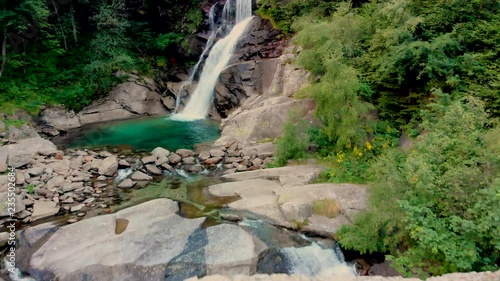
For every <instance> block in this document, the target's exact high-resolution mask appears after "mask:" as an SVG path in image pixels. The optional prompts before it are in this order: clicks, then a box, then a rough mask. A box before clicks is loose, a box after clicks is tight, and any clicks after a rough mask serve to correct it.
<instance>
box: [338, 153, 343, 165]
mask: <svg viewBox="0 0 500 281" xmlns="http://www.w3.org/2000/svg"><path fill="white" fill-rule="evenodd" d="M344 160H345V154H344V152H337V163H339V164H340V163H342V162H344Z"/></svg>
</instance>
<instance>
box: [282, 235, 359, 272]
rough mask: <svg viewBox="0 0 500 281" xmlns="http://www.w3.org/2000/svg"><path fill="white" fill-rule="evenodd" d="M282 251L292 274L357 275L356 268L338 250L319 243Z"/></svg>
mask: <svg viewBox="0 0 500 281" xmlns="http://www.w3.org/2000/svg"><path fill="white" fill-rule="evenodd" d="M280 251H281V252H282V253H283V255H284V256H285V258H286V260H287V262H288V263H289V266H290V272H288V273H290V274H301V275H307V276H316V275H320V276H321V275H322V276H329V277H339V278H341V277H344V278H345V277H350V276H355V275H356V273H355V270H354V268H352V267H349V266H348V265H347V264H346V263H345V261H344V260H343V258H342V257H341V256H339V254H338V253H337V252H336V251H334V250H332V249H323V248H322V247H321V246H320V245H318V244H317V243H312V244H311V245H310V246H307V247H302V248H293V247H289V248H283V249H280ZM332 280H335V279H332ZM338 280H342V279H338Z"/></svg>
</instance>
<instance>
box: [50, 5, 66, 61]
mask: <svg viewBox="0 0 500 281" xmlns="http://www.w3.org/2000/svg"><path fill="white" fill-rule="evenodd" d="M52 5H53V6H54V10H55V11H56V15H57V21H58V22H59V28H60V29H61V35H62V38H63V43H64V50H66V52H67V51H68V42H67V41H66V34H64V29H63V26H62V22H61V17H60V16H59V10H57V4H56V2H54V0H52Z"/></svg>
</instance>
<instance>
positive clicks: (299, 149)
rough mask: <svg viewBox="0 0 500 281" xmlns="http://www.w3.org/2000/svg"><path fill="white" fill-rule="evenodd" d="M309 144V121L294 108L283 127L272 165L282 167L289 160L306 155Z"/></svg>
mask: <svg viewBox="0 0 500 281" xmlns="http://www.w3.org/2000/svg"><path fill="white" fill-rule="evenodd" d="M308 145H309V139H308V135H307V123H306V121H305V120H304V119H302V118H301V115H300V112H299V111H298V110H295V109H292V111H291V112H290V116H289V118H288V121H287V122H286V123H285V125H284V127H283V134H282V135H281V137H279V138H278V140H277V142H276V155H275V158H276V160H275V163H273V165H272V166H276V167H281V166H284V165H286V164H287V161H288V160H291V159H295V160H298V159H301V158H304V157H306V156H307V147H308Z"/></svg>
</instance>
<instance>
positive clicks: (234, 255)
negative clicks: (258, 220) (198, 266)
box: [204, 224, 259, 275]
mask: <svg viewBox="0 0 500 281" xmlns="http://www.w3.org/2000/svg"><path fill="white" fill-rule="evenodd" d="M207 240H208V243H207V245H206V246H205V250H204V252H205V264H206V268H207V274H224V275H236V274H245V275H251V274H254V273H255V272H256V270H257V260H258V254H259V253H258V249H257V247H256V244H255V240H254V238H253V237H252V236H251V235H250V234H248V233H247V232H246V231H244V230H243V229H242V228H241V227H239V226H236V225H230V224H222V225H218V226H215V227H210V228H208V229H207ZM228 246H229V247H228ZM256 250H257V251H256Z"/></svg>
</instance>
